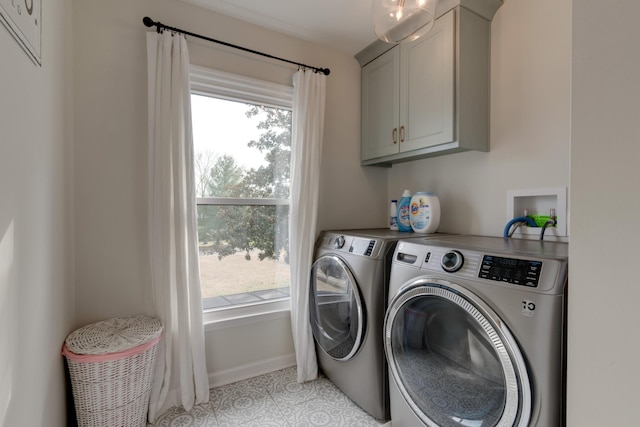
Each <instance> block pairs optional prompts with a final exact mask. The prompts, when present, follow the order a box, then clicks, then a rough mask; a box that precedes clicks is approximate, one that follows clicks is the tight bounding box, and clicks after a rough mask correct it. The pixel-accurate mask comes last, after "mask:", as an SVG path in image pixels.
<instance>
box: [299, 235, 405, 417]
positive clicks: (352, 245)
mask: <svg viewBox="0 0 640 427" xmlns="http://www.w3.org/2000/svg"><path fill="white" fill-rule="evenodd" d="M408 237H415V234H410V233H401V232H397V231H391V230H386V229H369V230H344V231H326V232H323V233H322V234H321V235H320V237H319V238H318V240H317V242H316V248H315V258H314V263H313V267H312V269H311V278H310V293H309V311H310V314H311V319H310V321H311V329H312V331H313V336H314V338H315V343H316V350H317V351H316V353H317V356H318V365H319V367H320V369H321V370H322V372H323V373H324V374H325V375H326V376H327V377H328V378H329V379H330V380H331V381H332V382H333V383H334V384H335V385H336V386H338V388H340V389H341V390H342V391H343V392H344V393H345V394H346V395H347V396H348V397H349V398H350V399H351V400H353V401H354V402H355V403H356V404H357V405H358V406H360V407H361V408H362V409H364V410H365V411H366V412H368V413H369V414H370V415H371V416H373V417H374V418H376V419H379V420H388V419H389V386H388V374H387V372H388V370H387V365H386V360H385V356H384V348H383V340H382V326H383V321H384V314H385V310H386V306H387V304H386V303H387V293H388V284H389V275H390V266H391V258H392V257H393V252H394V249H395V247H396V244H397V242H398V240H399V239H403V238H408Z"/></svg>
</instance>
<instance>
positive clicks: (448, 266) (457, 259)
mask: <svg viewBox="0 0 640 427" xmlns="http://www.w3.org/2000/svg"><path fill="white" fill-rule="evenodd" d="M463 264H464V257H463V256H462V254H461V253H460V252H459V251H449V252H447V253H445V254H444V255H442V260H440V265H441V266H442V269H443V270H444V271H446V272H447V273H455V272H456V271H458V270H460V269H461V268H462V265H463Z"/></svg>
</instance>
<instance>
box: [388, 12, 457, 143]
mask: <svg viewBox="0 0 640 427" xmlns="http://www.w3.org/2000/svg"><path fill="white" fill-rule="evenodd" d="M401 59H402V63H401V97H400V99H401V105H400V141H401V142H400V151H410V150H417V149H420V148H426V147H431V146H434V145H438V144H444V143H448V142H452V141H455V130H454V123H455V110H454V109H455V103H454V96H455V86H454V77H455V75H454V73H455V67H454V59H455V10H451V11H450V12H448V13H447V14H445V15H443V16H442V17H440V18H439V19H438V20H437V21H436V22H435V24H434V26H433V28H432V29H431V31H429V33H427V34H426V35H425V36H423V37H422V38H419V39H417V40H416V41H414V42H412V43H409V44H405V45H402V52H401Z"/></svg>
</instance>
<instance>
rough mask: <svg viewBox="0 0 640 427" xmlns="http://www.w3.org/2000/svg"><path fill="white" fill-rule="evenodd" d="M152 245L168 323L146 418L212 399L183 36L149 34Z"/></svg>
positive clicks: (159, 302)
mask: <svg viewBox="0 0 640 427" xmlns="http://www.w3.org/2000/svg"><path fill="white" fill-rule="evenodd" d="M147 69H148V108H149V129H148V130H149V141H148V149H149V251H150V263H151V288H152V297H153V305H154V310H155V314H156V316H158V318H160V319H161V320H162V321H163V323H164V325H165V333H164V335H163V339H162V341H161V342H160V344H159V347H158V358H157V365H156V371H155V375H154V379H153V384H152V388H151V398H150V403H149V421H151V422H153V421H154V420H155V419H156V417H157V416H158V415H160V414H162V412H164V411H165V410H166V409H168V408H169V407H172V406H183V407H184V408H185V410H187V411H189V410H191V408H192V407H193V406H194V405H196V404H200V403H204V402H207V401H208V400H209V379H208V374H207V368H206V361H205V351H204V327H203V321H202V297H201V291H200V274H199V266H198V241H197V240H198V236H197V217H196V198H195V183H194V174H193V141H192V134H191V133H192V128H191V100H190V99H191V91H190V83H189V52H188V49H187V43H186V40H185V38H184V36H180V35H174V34H172V33H171V32H168V31H165V32H163V33H161V34H159V33H157V32H149V33H147Z"/></svg>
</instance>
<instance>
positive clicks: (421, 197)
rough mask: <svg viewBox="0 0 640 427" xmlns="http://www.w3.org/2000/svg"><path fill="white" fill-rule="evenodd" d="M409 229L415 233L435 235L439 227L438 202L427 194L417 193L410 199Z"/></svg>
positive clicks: (431, 195)
mask: <svg viewBox="0 0 640 427" xmlns="http://www.w3.org/2000/svg"><path fill="white" fill-rule="evenodd" d="M410 206H411V207H410V212H411V214H410V222H411V228H412V229H413V231H415V232H416V233H435V232H436V231H437V230H438V227H439V226H440V200H438V196H436V195H435V194H433V193H428V192H418V193H416V194H414V195H413V197H412V198H411V205H410Z"/></svg>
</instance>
